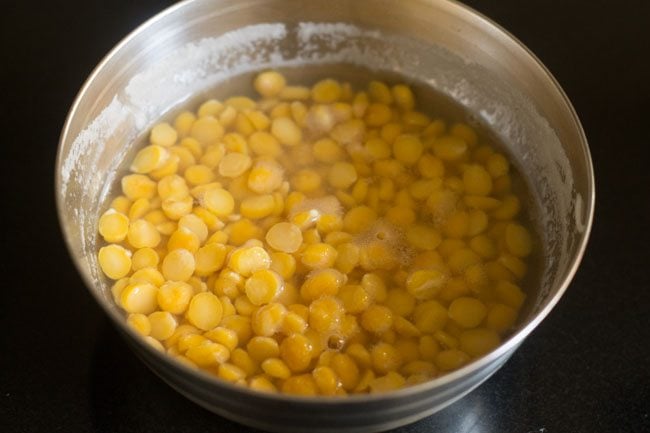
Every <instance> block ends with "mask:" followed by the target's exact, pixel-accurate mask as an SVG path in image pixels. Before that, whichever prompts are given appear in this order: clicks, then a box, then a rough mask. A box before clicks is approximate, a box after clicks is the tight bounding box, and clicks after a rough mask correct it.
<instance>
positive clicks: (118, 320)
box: [54, 0, 596, 407]
mask: <svg viewBox="0 0 650 433" xmlns="http://www.w3.org/2000/svg"><path fill="white" fill-rule="evenodd" d="M210 1H214V0H183V1H181V2H179V3H176V4H174V5H172V6H170V7H168V8H166V9H164V10H162V11H160V12H158V13H157V14H155V15H154V16H152V17H151V18H149V19H147V20H146V21H145V22H144V23H142V24H140V25H139V26H138V27H137V28H135V29H134V30H132V31H131V32H130V33H129V34H128V35H127V36H125V37H124V38H123V39H121V40H120V41H119V42H118V43H117V44H116V45H115V46H114V47H113V48H112V49H111V50H110V51H109V52H108V54H106V55H105V56H104V57H103V58H102V60H101V61H100V62H99V63H98V64H97V66H95V68H94V69H93V70H92V72H91V73H90V75H89V76H88V78H86V80H85V81H84V83H83V85H82V87H81V89H80V90H79V92H78V93H77V95H76V96H75V99H74V102H73V104H72V106H71V108H70V110H69V112H68V115H67V116H66V120H65V123H64V126H63V129H62V131H61V135H60V137H59V142H58V150H57V156H56V162H55V183H54V187H55V190H54V193H55V201H56V206H57V214H58V219H59V226H60V228H61V231H62V233H63V237H64V240H65V243H66V246H67V250H68V254H69V255H70V256H71V258H72V261H73V263H74V264H75V267H76V268H77V271H78V272H79V274H80V275H81V278H82V280H83V282H84V284H85V285H86V289H87V290H88V291H89V292H90V293H91V294H92V296H93V297H94V298H95V301H96V302H97V303H98V304H99V305H100V307H101V308H102V310H103V311H104V312H105V313H106V314H107V315H108V316H109V317H110V318H111V321H112V322H113V324H116V325H117V326H118V328H119V330H120V331H122V332H123V333H126V334H127V335H128V336H129V337H131V340H133V341H134V342H135V344H137V345H138V346H139V347H140V348H141V349H144V350H145V351H147V352H148V353H149V354H151V355H152V356H154V357H156V358H158V359H160V360H162V361H163V362H165V363H167V365H168V366H170V367H173V368H174V369H178V370H180V371H182V372H183V373H184V374H185V375H189V376H191V377H193V378H194V379H195V380H198V381H201V382H204V383H206V384H209V385H210V386H213V387H216V389H218V388H220V387H225V388H228V389H229V390H231V391H233V392H239V393H243V394H248V395H250V397H253V398H258V399H268V400H272V401H281V402H287V403H292V404H303V405H316V404H318V405H322V404H326V405H328V407H329V406H332V405H335V406H338V405H350V404H362V403H367V402H379V401H391V400H395V399H401V398H403V397H408V396H415V395H418V394H424V393H426V392H427V391H431V390H433V389H436V388H442V387H444V386H446V385H449V384H451V383H453V382H455V381H457V380H459V379H462V378H463V377H466V376H470V375H471V374H472V373H474V372H476V371H478V370H481V369H482V368H484V367H485V366H487V365H489V364H491V363H493V362H495V361H496V360H498V359H499V358H501V357H502V356H504V355H505V354H507V353H508V352H510V351H514V349H516V348H517V347H518V346H519V345H520V344H521V343H522V342H523V341H524V339H525V338H526V337H527V336H528V335H529V334H530V333H531V332H532V331H533V330H534V329H535V328H536V327H537V326H538V325H539V324H540V322H541V321H542V320H544V319H545V318H546V317H547V316H548V314H549V313H550V311H551V310H552V309H553V308H554V307H555V305H556V304H557V303H558V302H559V300H560V298H561V297H562V296H563V295H564V293H565V292H566V290H567V288H568V286H569V284H570V283H571V281H572V280H573V278H574V276H575V274H576V272H577V269H578V267H579V265H580V263H581V261H582V258H583V257H584V253H585V250H586V247H587V243H588V240H589V236H590V233H591V229H592V226H593V218H594V211H595V199H596V192H595V175H594V167H593V161H592V158H591V152H590V150H589V145H588V141H587V137H586V135H585V132H584V129H583V127H582V124H581V123H580V120H579V118H578V115H577V113H576V111H575V109H574V107H573V105H572V104H571V101H570V100H569V98H568V96H567V95H566V93H565V92H564V90H563V89H562V87H561V86H560V84H559V82H558V81H557V79H556V78H555V77H554V76H553V74H552V73H551V72H550V71H549V70H548V68H547V67H546V66H545V65H544V64H543V63H542V62H541V60H540V59H539V58H538V57H537V56H536V55H535V54H534V53H533V52H532V51H531V50H530V49H529V48H528V47H526V45H524V44H523V43H522V42H521V41H520V40H519V39H518V38H516V37H515V36H514V35H513V34H511V33H510V32H509V31H507V30H506V29H504V28H503V27H502V26H501V25H499V24H498V23H496V22H495V21H493V20H492V19H490V18H488V17H487V16H485V15H484V14H482V13H481V12H478V11H476V10H475V9H473V8H471V7H470V6H467V5H465V4H463V3H461V2H460V1H458V0H411V1H415V2H419V3H423V4H426V5H428V6H432V7H437V8H439V9H444V10H446V11H447V12H450V13H452V14H455V15H461V16H464V18H466V19H468V20H474V21H475V22H476V23H477V24H480V26H481V28H490V30H491V31H494V32H495V33H496V34H497V35H498V38H499V39H500V40H502V41H503V42H509V43H511V44H512V45H513V47H514V48H515V49H517V50H520V54H521V55H523V56H525V57H527V61H528V62H529V63H530V64H534V65H535V66H536V67H537V68H539V69H540V70H541V72H542V73H543V75H545V77H546V78H548V79H549V80H550V82H551V84H552V86H553V87H554V88H555V90H556V91H557V92H558V93H559V96H560V101H561V102H562V103H564V105H565V106H566V108H568V110H569V113H570V116H571V121H572V123H573V125H572V126H573V127H574V128H575V129H576V132H577V133H578V136H579V141H580V148H581V149H580V150H582V152H583V153H584V157H585V160H586V163H587V172H586V182H587V190H588V193H589V194H588V196H587V197H584V198H583V208H584V217H585V222H584V231H583V232H582V233H581V234H580V237H579V240H578V247H577V249H576V254H575V256H574V257H573V259H572V261H571V265H570V266H569V268H568V269H567V272H566V274H565V276H564V278H563V279H562V281H561V283H560V284H559V288H558V290H557V292H556V293H555V295H553V296H552V297H551V298H549V299H548V300H547V301H546V305H545V306H544V307H543V308H542V309H541V310H540V311H539V312H538V313H537V314H536V315H535V316H534V317H533V318H532V319H531V320H530V321H529V323H528V324H526V326H524V327H522V328H520V329H518V330H517V331H516V332H514V333H513V334H511V335H510V336H509V337H508V338H507V339H506V340H505V341H503V342H502V343H501V344H500V345H499V346H498V347H497V348H496V349H494V350H493V351H491V352H489V353H488V354H486V355H484V356H482V357H481V358H478V359H476V360H473V361H472V362H470V363H469V364H467V365H465V366H463V367H461V368H459V369H458V370H454V371H452V372H448V373H444V374H443V375H442V376H440V377H437V378H434V379H431V380H428V381H426V382H423V383H420V384H416V385H412V386H408V387H405V388H401V389H398V390H395V391H390V392H386V393H380V394H351V395H347V396H344V397H341V396H333V397H328V396H316V397H308V396H294V395H289V394H284V393H269V392H260V391H256V390H252V389H250V388H248V387H242V386H238V385H235V384H232V383H230V382H227V381H224V380H221V379H218V378H216V377H215V376H213V375H210V374H208V373H204V372H203V371H201V370H197V369H194V368H190V367H188V366H186V365H184V364H182V363H181V362H179V361H176V360H175V359H174V358H173V357H171V356H169V355H167V353H161V352H160V351H158V350H156V349H154V348H153V347H152V346H151V345H149V344H147V343H146V342H145V341H144V340H143V339H142V337H141V336H140V335H138V334H137V333H136V332H135V331H134V330H132V329H131V328H130V327H129V326H127V325H126V321H125V320H124V317H123V316H122V315H121V314H119V313H118V312H117V311H116V310H114V309H111V308H109V306H108V305H107V301H106V300H105V299H104V298H102V297H101V295H100V293H99V292H98V291H95V290H91V289H90V287H94V286H95V284H94V283H93V281H92V279H91V278H90V276H89V275H87V274H86V273H85V272H84V269H82V267H81V265H80V264H79V263H78V262H77V260H76V259H75V257H74V256H73V255H72V251H73V245H72V243H71V241H70V238H69V236H68V234H69V233H68V229H67V228H66V226H65V224H64V223H63V221H64V217H63V215H64V203H63V199H62V197H61V194H60V191H61V186H62V175H61V170H60V167H61V166H62V162H63V155H62V153H63V145H64V143H65V141H66V139H67V138H68V136H69V135H70V128H71V123H72V120H73V118H74V117H75V116H76V115H77V112H78V111H79V106H80V104H81V101H82V100H83V98H84V96H85V94H86V93H87V92H88V89H89V88H90V87H91V86H92V85H93V82H94V81H95V78H96V77H97V76H98V75H99V74H100V72H101V71H102V70H103V69H104V67H105V66H106V65H107V64H108V63H109V62H110V61H111V60H112V58H113V57H114V56H115V55H116V54H117V53H118V52H119V51H121V50H122V49H123V47H125V46H126V45H128V44H129V43H130V42H131V41H132V40H133V39H135V38H137V37H138V36H139V35H140V34H141V33H143V32H145V31H146V30H147V29H148V28H149V27H152V26H153V25H155V24H156V23H158V22H159V21H162V20H163V19H164V18H166V17H167V16H169V15H172V14H175V13H176V12H177V11H179V10H181V9H184V8H187V7H190V6H191V5H192V4H194V3H206V2H210ZM145 364H147V365H148V366H149V364H148V363H147V362H145ZM149 367H150V366H149ZM150 370H152V371H153V372H154V373H156V374H157V375H159V374H158V372H157V371H156V370H155V369H153V368H151V367H150ZM497 370H498V369H497ZM495 372H496V370H495ZM488 377H489V376H488ZM488 377H485V378H484V379H483V380H487V378H488ZM163 379H164V378H163ZM477 386H478V385H477ZM472 389H473V388H472Z"/></svg>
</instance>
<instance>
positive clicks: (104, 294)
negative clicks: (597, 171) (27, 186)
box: [56, 0, 595, 432]
mask: <svg viewBox="0 0 650 433" xmlns="http://www.w3.org/2000/svg"><path fill="white" fill-rule="evenodd" d="M269 67H282V68H288V69H287V70H289V71H293V72H291V73H292V74H293V76H292V78H297V79H300V78H305V77H307V76H308V75H309V74H312V75H313V74H314V73H315V74H316V75H317V74H318V72H314V71H321V73H323V74H325V75H340V76H350V77H352V78H354V76H357V77H358V76H359V71H360V70H361V71H363V70H366V71H367V70H373V71H376V72H377V73H391V74H397V75H400V76H402V77H404V78H405V79H407V80H409V81H411V82H414V83H415V82H416V83H420V84H421V85H424V86H429V87H430V88H432V89H435V91H436V92H437V94H440V95H443V96H445V97H446V98H449V99H450V100H453V101H455V103H456V104H459V105H461V106H462V107H463V108H464V109H465V110H467V112H469V113H471V115H472V118H473V120H474V121H476V122H479V123H480V124H483V125H486V126H487V127H488V128H489V129H490V131H491V132H492V133H494V134H495V135H496V136H498V138H499V140H500V141H502V142H503V143H504V144H505V146H506V147H507V151H508V152H509V153H510V155H511V156H512V158H513V161H514V163H515V165H516V166H517V167H518V169H519V171H520V172H521V173H523V174H524V177H525V178H526V181H527V183H528V187H529V189H530V196H531V200H530V201H531V207H532V209H533V214H534V219H535V224H536V225H537V228H538V231H539V234H540V239H541V244H542V245H543V252H542V254H540V261H541V265H540V271H539V273H538V274H539V275H538V276H537V277H536V279H535V281H534V283H533V284H530V288H529V291H528V300H527V304H526V307H525V309H524V311H523V313H522V316H523V317H521V320H520V322H519V324H518V326H517V329H516V331H515V332H514V333H513V334H512V335H511V336H510V337H509V338H508V339H507V340H506V341H504V342H503V344H502V345H501V346H499V347H498V348H497V349H496V350H494V351H492V352H491V353H489V354H488V355H486V356H484V357H482V358H480V359H478V360H476V361H474V362H472V363H470V364H469V365H467V366H465V367H463V368H461V369H459V370H457V371H454V372H452V373H450V374H447V375H444V376H442V377H440V378H437V379H435V380H432V381H430V382H427V383H424V384H420V385H417V386H413V387H409V388H406V389H402V390H399V391H396V392H391V393H387V394H383V395H364V396H350V397H346V398H301V397H292V396H287V395H271V394H263V393H259V392H254V391H251V390H249V389H244V388H242V387H238V386H234V385H230V384H228V383H225V382H223V381H220V380H218V379H216V378H214V377H211V376H208V375H206V374H203V373H201V372H197V371H194V370H191V369H189V368H186V367H185V366H184V365H181V364H179V363H177V362H176V361H174V360H173V359H172V358H171V357H168V356H166V355H164V354H161V353H159V352H157V351H155V350H153V349H152V348H151V347H150V346H149V345H147V344H145V343H143V342H142V340H141V339H140V338H138V337H137V336H136V335H135V334H134V333H133V332H132V331H131V330H130V329H129V328H128V327H127V326H126V325H125V321H124V316H123V313H122V312H121V311H120V310H119V309H118V308H117V307H116V305H115V304H114V303H113V301H112V298H111V295H110V291H109V290H108V288H109V282H108V281H106V280H105V279H104V278H103V277H102V276H101V275H100V272H99V270H98V269H99V267H98V265H97V259H96V252H97V248H98V242H99V239H98V236H97V233H96V232H97V230H96V226H97V220H98V215H99V214H100V212H101V211H102V206H104V203H105V200H106V197H107V195H109V194H110V186H111V185H113V184H114V180H115V178H116V176H118V175H119V174H120V173H121V170H122V166H123V164H122V162H123V161H124V160H125V159H126V158H128V157H130V156H131V155H133V150H134V148H135V147H136V146H137V142H138V138H139V137H140V136H141V135H142V133H143V131H146V129H147V128H148V127H149V126H151V125H152V124H153V123H154V122H155V121H157V120H159V119H160V118H164V117H165V116H166V115H169V114H170V113H173V112H174V110H177V109H178V108H179V107H182V106H183V105H184V104H188V103H190V101H191V100H192V98H194V97H196V96H197V95H205V94H206V92H209V91H210V90H211V89H214V88H218V87H219V85H223V84H224V83H226V87H228V86H227V84H228V83H232V87H231V88H230V90H231V91H232V93H236V92H237V91H239V90H241V89H236V88H237V87H238V84H237V83H240V82H241V81H237V77H246V76H247V74H248V76H250V74H251V73H253V72H254V71H259V70H261V69H265V68H269ZM360 68H366V69H360ZM301 71H311V72H309V74H308V73H307V72H305V73H304V74H302V73H301ZM363 75H364V74H363V73H361V76H362V78H363ZM56 198H57V205H58V212H59V217H60V221H61V226H62V228H63V233H64V235H65V239H66V241H67V245H68V248H69V250H70V253H71V255H72V257H73V259H74V262H75V264H76V266H77V268H78V269H79V272H80V273H81V275H82V277H83V279H84V281H85V283H86V285H87V286H88V289H89V290H90V292H91V293H92V295H93V296H94V297H95V299H96V300H97V302H98V303H99V305H101V307H102V308H103V309H104V311H105V312H106V314H108V316H109V317H110V318H111V320H112V321H113V323H114V324H115V326H116V327H117V329H118V330H119V331H120V332H121V334H122V335H124V338H125V339H126V340H127V341H128V342H129V343H130V345H131V346H132V347H133V350H134V351H135V352H136V353H137V354H138V355H139V356H140V357H141V358H142V360H143V361H144V362H145V363H146V364H147V365H148V366H149V367H150V368H151V369H152V370H153V371H154V372H155V373H157V374H158V375H159V376H160V377H161V378H162V379H163V380H165V381H166V382H167V383H169V384H170V385H171V386H172V387H174V388H175V389H176V390H178V391H179V392H180V393H182V394H183V395H185V396H186V397H188V398H189V399H191V400H193V401H195V402H196V403H198V404H200V405H201V406H204V407H205V408H207V409H209V410H211V411H213V412H215V413H218V414H220V415H222V416H224V417H227V418H230V419H232V420H235V421H238V422H241V423H243V424H247V425H250V426H255V427H259V428H264V429H267V430H271V431H278V432H280V431H282V432H304V431H307V430H309V431H313V432H326V431H334V430H336V431H340V432H373V431H379V430H385V429H389V428H393V427H397V426H401V425H404V424H407V423H410V422H413V421H416V420H418V419H420V418H423V417H425V416H427V415H431V414H433V413H434V412H436V411H439V410H440V409H442V408H444V407H445V406H447V405H449V404H451V403H452V402H454V401H456V400H458V399H459V398H461V397H462V396H464V395H465V394H467V393H468V392H470V391H471V390H472V389H474V388H476V387H477V386H479V385H480V384H481V383H482V382H483V381H485V380H486V379H487V378H488V377H490V376H491V375H492V374H493V373H494V372H495V371H496V370H497V369H499V368H500V367H501V366H502V365H503V364H504V363H505V362H506V360H507V359H508V358H509V357H510V356H511V355H512V353H513V352H514V351H515V350H516V349H517V347H518V346H519V345H520V344H521V343H522V341H523V340H524V339H525V338H526V337H527V336H528V335H529V334H530V333H531V332H532V331H533V329H535V327H536V326H537V325H538V324H539V323H540V322H541V321H542V320H543V319H544V318H545V317H546V316H547V314H548V313H549V312H550V310H551V309H552V308H553V307H554V306H555V304H556V303H557V302H558V301H559V299H560V297H561V296H562V294H563V293H564V291H565V290H566V288H567V286H568V285H569V282H570V281H571V278H572V277H573V275H574V274H575V272H576V269H577V267H578V264H579V262H580V259H581V258H582V255H583V252H584V249H585V246H586V243H587V238H588V236H589V232H590V229H591V225H592V218H593V211H594V199H595V194H594V174H593V167H592V163H591V158H590V154H589V149H588V146H587V141H586V138H585V135H584V132H583V130H582V127H581V125H580V122H579V120H578V117H577V116H576V113H575V112H574V110H573V108H572V106H571V104H570V102H569V100H568V99H567V97H566V95H565V94H564V92H563V91H562V89H561V88H560V86H559V85H558V83H557V82H556V81H555V79H554V78H553V77H552V75H551V74H550V73H549V71H548V70H547V69H546V68H545V67H544V66H543V65H542V63H541V62H540V61H539V60H538V59H537V58H536V57H535V56H534V55H533V54H532V53H531V52H530V51H529V50H528V49H526V47H524V46H523V45H522V44H521V43H520V42H519V41H517V40H516V39H515V38H514V37H513V36H512V35H510V34H509V33H507V32H506V31H505V30H503V29H502V28H500V27H499V26H498V25H497V24H495V23H494V22H492V21H490V20H489V19H487V18H485V17H484V16H482V15H480V14H479V13H477V12H475V11H473V10H471V9H469V8H468V7H466V6H464V5H462V4H460V3H456V2H451V1H446V0H408V1H405V0H402V1H400V0H356V1H349V0H311V1H309V2H304V1H301V0H244V1H242V0H188V1H184V2H182V3H179V4H177V5H175V6H173V7H171V8H169V9H167V10H165V11H164V12H162V13H160V14H159V15H157V16H156V17H154V18H152V19H151V20H149V21H148V22H146V23H145V24H143V25H142V26H140V27H139V28H138V29H137V30H135V31H134V32H133V33H131V34H130V35H129V36H128V37H127V38H126V39H124V40H123V41H122V42H120V43H119V44H118V45H117V46H116V47H115V48H114V49H113V50H112V51H111V52H110V53H109V54H108V55H107V56H106V57H105V58H104V60H102V62H101V63H100V64H99V65H98V66H97V67H96V68H95V70H94V71H93V72H92V74H91V75H90V77H89V78H88V80H87V81H86V83H85V84H84V85H83V87H82V89H81V91H80V92H79V94H78V96H77V98H76V100H75V102H74V104H73V106H72V108H71V110H70V113H69V115H68V118H67V121H66V123H65V126H64V128H63V132H62V134H61V140H60V144H59V152H58V158H57V161H56ZM152 397H153V398H155V396H152Z"/></svg>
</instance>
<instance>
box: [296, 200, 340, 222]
mask: <svg viewBox="0 0 650 433" xmlns="http://www.w3.org/2000/svg"><path fill="white" fill-rule="evenodd" d="M312 211H315V212H318V214H319V215H338V216H342V215H343V206H342V205H341V202H340V201H339V199H338V198H336V197H334V196H333V195H326V196H325V197H320V198H310V199H307V200H304V201H302V202H300V203H298V204H297V205H295V206H294V207H293V209H291V214H290V215H289V216H290V217H293V216H295V215H296V214H298V213H300V212H312Z"/></svg>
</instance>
